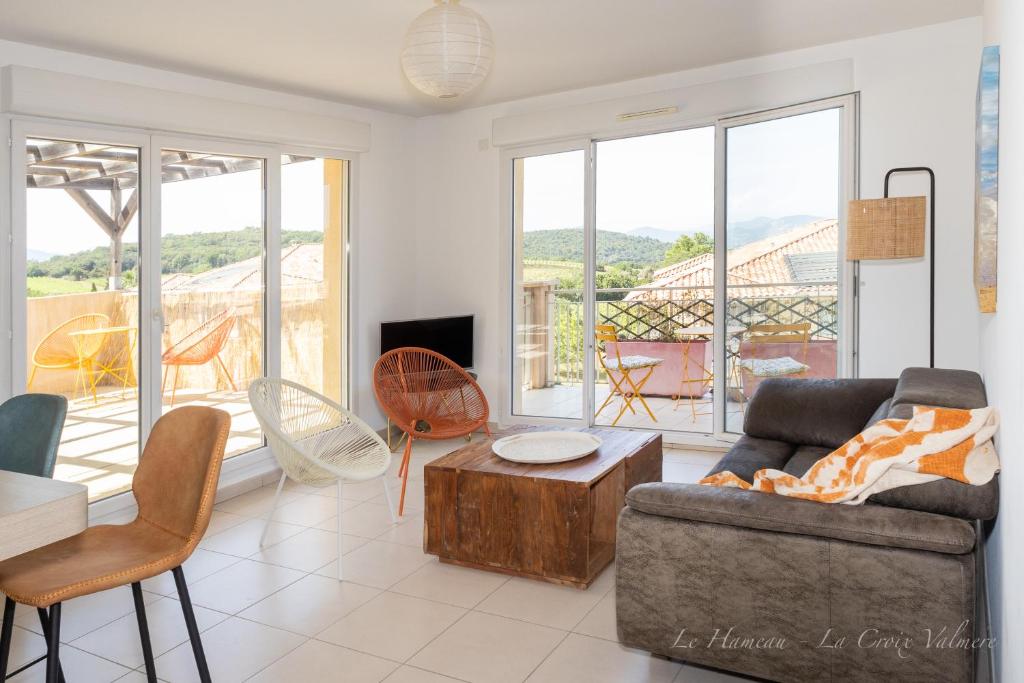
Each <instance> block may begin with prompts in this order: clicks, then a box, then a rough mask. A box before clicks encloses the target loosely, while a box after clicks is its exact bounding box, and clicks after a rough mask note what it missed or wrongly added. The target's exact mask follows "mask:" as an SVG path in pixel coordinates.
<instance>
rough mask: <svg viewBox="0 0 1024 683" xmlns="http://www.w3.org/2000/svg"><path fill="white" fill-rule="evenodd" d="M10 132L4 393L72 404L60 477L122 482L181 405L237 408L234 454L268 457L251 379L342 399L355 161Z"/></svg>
mask: <svg viewBox="0 0 1024 683" xmlns="http://www.w3.org/2000/svg"><path fill="white" fill-rule="evenodd" d="M11 139H12V147H13V148H14V149H17V150H18V153H17V154H15V155H13V158H12V161H11V184H12V190H13V192H12V207H11V215H12V221H11V239H10V249H8V248H6V247H7V244H3V245H2V246H0V255H2V258H0V271H3V273H4V275H5V279H6V276H7V275H9V276H10V279H9V284H10V286H9V287H8V288H6V290H5V298H4V300H3V301H2V302H0V318H2V319H3V322H4V323H6V324H7V325H9V329H10V330H11V332H12V334H11V338H10V340H7V339H4V340H3V342H0V348H2V349H3V352H4V354H5V355H7V354H8V353H9V355H10V362H9V363H8V362H5V363H4V364H2V366H3V368H4V371H3V372H0V380H2V385H3V386H2V387H0V392H2V393H4V394H11V395H13V394H21V393H24V392H26V391H33V392H46V393H56V394H61V395H63V396H65V397H66V398H67V399H68V413H67V418H66V421H65V425H64V430H63V434H62V436H61V442H60V446H59V449H58V460H57V467H56V471H55V474H54V476H55V477H56V478H58V479H61V480H65V481H76V482H80V483H83V484H85V485H87V486H88V488H89V497H90V499H91V500H97V499H101V498H106V497H108V496H111V495H114V494H117V493H121V492H123V491H126V490H127V489H128V488H130V486H131V481H132V476H133V474H134V471H135V468H136V465H137V463H138V460H139V457H140V454H141V451H142V449H143V447H144V445H145V442H146V438H147V436H148V434H149V430H150V428H151V426H152V424H153V423H154V422H155V421H156V420H157V419H158V418H159V417H160V416H161V415H163V414H166V413H167V412H169V411H170V410H173V409H175V408H178V407H180V406H187V405H198V406H212V407H216V408H220V409H222V410H225V411H227V412H228V413H230V414H231V431H230V434H229V438H228V443H227V449H226V453H225V455H226V457H229V458H233V457H235V456H239V455H242V454H252V457H254V458H263V457H267V458H269V457H270V456H269V454H268V453H267V452H266V451H265V450H264V448H265V442H264V438H263V434H262V433H261V431H260V428H259V424H258V423H257V421H256V418H255V416H254V414H253V411H252V407H251V406H250V405H249V401H248V394H247V390H248V388H249V385H250V384H251V382H252V381H253V380H254V379H256V378H259V377H264V376H270V377H283V378H285V379H289V380H292V381H295V382H299V383H300V384H303V385H305V386H308V387H310V388H311V389H313V390H314V391H317V392H320V393H323V394H326V395H327V396H328V397H330V398H332V399H334V400H336V401H338V402H339V403H341V404H342V405H346V404H347V403H348V338H349V331H348V320H347V316H348V306H347V298H348V295H349V292H348V250H349V247H348V236H349V220H350V204H351V202H350V196H349V193H350V186H351V180H350V179H351V177H352V174H353V167H354V164H355V162H354V161H353V160H351V159H344V158H341V157H340V156H339V155H337V153H335V154H331V153H330V152H326V151H319V150H303V149H285V148H281V147H277V146H271V145H257V144H246V143H240V142H233V141H216V140H209V139H197V138H171V137H162V136H153V135H148V134H144V133H131V132H118V131H112V130H110V129H105V128H92V127H85V126H74V125H65V124H52V123H48V122H35V121H31V120H25V121H22V120H18V121H15V122H14V123H13V124H12V129H11ZM4 242H7V240H4ZM8 294H9V296H8ZM5 336H6V335H5ZM7 368H10V374H9V375H8V374H7V372H6V369H7ZM248 462H249V460H243V461H242V462H240V463H238V465H237V466H238V467H243V466H246V464H244V463H248Z"/></svg>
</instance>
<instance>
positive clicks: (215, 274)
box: [160, 150, 266, 456]
mask: <svg viewBox="0 0 1024 683" xmlns="http://www.w3.org/2000/svg"><path fill="white" fill-rule="evenodd" d="M162 157H163V184H162V187H161V224H162V232H161V236H160V267H161V269H162V271H163V274H162V278H163V279H162V290H161V306H162V309H163V316H164V330H163V356H162V360H163V386H162V391H163V406H164V412H165V413H166V412H167V411H169V410H171V409H172V408H173V407H177V406H182V405H207V406H214V407H217V408H221V409H223V410H226V411H228V412H229V413H231V434H230V437H229V438H228V444H227V450H226V453H225V455H227V456H231V455H236V454H238V453H242V452H244V451H247V450H251V449H253V448H257V447H259V446H261V445H262V444H263V434H262V433H261V432H260V429H259V425H258V424H257V422H256V418H255V416H254V415H253V414H252V410H251V409H250V407H249V401H248V397H247V395H246V390H247V389H248V386H249V382H250V381H251V380H253V379H255V378H257V377H261V376H263V374H264V354H263V320H264V300H263V286H264V273H263V259H264V252H265V247H266V235H265V233H266V222H265V210H264V209H265V202H264V190H263V188H264V180H263V173H264V169H263V163H264V162H263V160H262V159H252V158H248V157H238V156H226V155H217V154H204V153H199V152H189V151H181V150H163V151H162Z"/></svg>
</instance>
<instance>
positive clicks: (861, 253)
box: [846, 166, 935, 368]
mask: <svg viewBox="0 0 1024 683" xmlns="http://www.w3.org/2000/svg"><path fill="white" fill-rule="evenodd" d="M896 173H927V174H928V177H929V180H930V186H929V199H930V200H931V203H930V208H929V211H928V213H929V214H930V216H931V221H930V223H931V230H930V232H931V235H930V240H931V248H930V250H929V252H930V253H929V257H930V267H931V268H930V273H929V279H928V365H929V367H933V368H934V367H935V172H934V171H932V169H930V168H928V167H927V166H906V167H901V168H893V169H890V170H889V171H887V172H886V174H885V188H884V197H883V198H882V199H855V200H853V201H851V202H850V204H849V208H848V214H847V219H848V220H847V226H846V258H847V260H849V261H874V260H881V259H904V258H921V257H922V256H924V254H925V248H924V233H925V197H890V196H889V179H890V178H891V177H892V176H893V174H896Z"/></svg>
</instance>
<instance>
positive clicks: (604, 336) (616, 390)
mask: <svg viewBox="0 0 1024 683" xmlns="http://www.w3.org/2000/svg"><path fill="white" fill-rule="evenodd" d="M594 340H595V342H596V343H595V351H596V353H597V362H598V364H599V365H600V367H601V368H602V369H603V370H604V373H605V376H607V377H608V383H609V384H610V385H611V387H610V389H609V391H608V396H607V397H605V399H604V403H602V404H601V407H600V408H598V409H597V412H596V413H594V419H595V420H596V419H597V417H598V416H599V415H600V414H601V411H602V410H604V409H605V407H606V406H607V405H608V404H609V403H611V402H612V399H614V398H615V395H616V394H618V395H620V396H621V397H622V407H621V408H620V409H619V414H618V415H616V416H615V419H614V420H612V424H611V426H612V427H614V426H615V425H617V424H618V423H619V420H621V419H622V416H623V415H625V413H626V410H629V411H630V412H631V413H633V414H634V415H636V408H634V407H633V401H634V400H639V401H640V404H641V405H642V406H643V407H644V410H646V411H647V414H648V415H649V416H650V418H651V420H653V421H654V422H657V421H658V418H656V417H655V416H654V411H652V410H651V407H650V406H649V405H647V401H646V400H645V399H644V397H643V394H641V393H640V390H641V389H643V388H644V385H645V384H647V380H649V379H650V378H651V375H652V374H654V368H656V367H658V365H660V364H661V362H660V360H659V362H657V363H652V364H651V365H643V366H637V367H635V368H627V367H623V365H622V354H621V353H620V352H619V336H618V333H617V331H616V328H615V325H594ZM609 344H611V345H612V346H613V348H614V349H615V368H609V367H608V365H607V361H606V356H607V355H608V345H609ZM643 369H646V370H647V372H646V373H645V374H644V376H643V377H641V378H640V380H639V381H634V380H633V375H632V372H633V371H634V370H643ZM611 370H614V371H615V372H618V373H619V379H615V376H614V375H612V373H611ZM623 384H628V385H629V390H628V391H627V390H626V388H624V387H623V386H622V385H623Z"/></svg>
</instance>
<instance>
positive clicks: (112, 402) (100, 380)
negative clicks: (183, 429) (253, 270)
mask: <svg viewBox="0 0 1024 683" xmlns="http://www.w3.org/2000/svg"><path fill="white" fill-rule="evenodd" d="M13 137H14V138H16V139H17V147H16V148H15V149H16V150H17V154H15V155H14V157H15V163H14V164H13V174H14V187H15V188H16V189H15V193H14V204H15V207H14V215H15V219H16V221H17V222H18V223H19V224H21V225H22V226H23V230H18V231H16V233H15V235H16V239H13V240H12V244H13V246H14V253H13V254H12V261H11V262H12V264H17V265H16V267H14V268H12V274H13V278H12V283H11V284H12V287H11V291H12V293H13V294H14V304H15V305H14V306H13V310H14V314H13V318H14V320H13V322H14V329H17V330H18V331H19V332H20V334H18V335H17V336H16V339H15V340H14V354H13V355H14V360H15V362H14V364H13V365H14V375H15V380H14V387H15V390H16V391H17V393H21V392H25V391H28V392H38V393H50V394H59V395H61V396H64V397H65V398H66V399H67V400H68V411H67V416H66V418H65V422H64V429H63V432H62V433H61V440H60V446H59V449H58V451H59V456H60V457H59V459H58V461H57V465H56V471H55V472H54V476H56V477H57V478H59V479H62V480H65V481H75V482H78V483H81V484H85V485H87V486H88V487H89V490H90V494H91V495H92V496H93V497H102V496H104V495H108V494H110V493H115V492H118V491H121V490H124V488H125V487H127V486H128V485H129V484H130V482H131V478H132V473H133V472H134V470H135V464H136V462H137V461H138V457H139V444H140V437H141V432H140V425H141V424H142V423H143V419H142V407H141V403H140V396H141V390H142V389H143V388H144V387H143V385H141V384H140V381H139V378H140V363H139V360H140V356H139V353H140V348H141V347H140V342H148V340H147V339H144V338H142V339H140V332H142V331H143V329H142V327H140V325H139V311H140V296H139V294H140V285H141V282H142V279H141V277H140V275H141V272H142V271H141V270H140V264H139V249H140V236H141V234H140V227H139V226H140V215H141V214H142V212H146V211H148V210H149V207H148V206H144V205H143V202H142V201H140V192H141V191H142V189H141V188H142V185H143V181H144V177H143V174H142V163H141V162H142V150H141V149H140V144H141V142H142V141H141V140H140V139H138V138H134V137H132V136H119V135H116V134H112V133H111V132H110V131H101V130H90V129H79V128H70V127H62V126H50V125H46V126H34V127H32V126H24V127H23V126H20V125H19V126H17V127H16V130H15V134H14V136H13Z"/></svg>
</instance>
